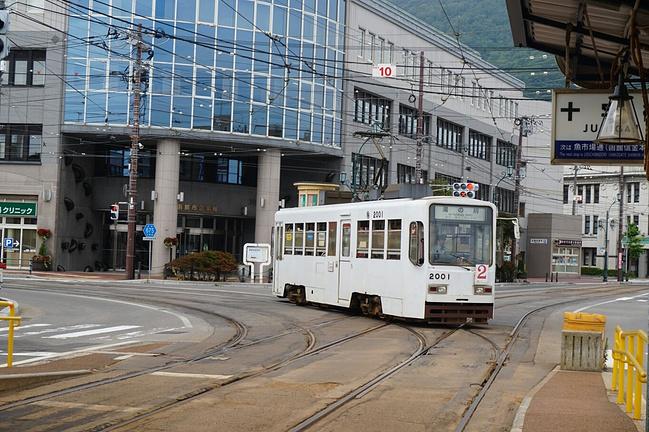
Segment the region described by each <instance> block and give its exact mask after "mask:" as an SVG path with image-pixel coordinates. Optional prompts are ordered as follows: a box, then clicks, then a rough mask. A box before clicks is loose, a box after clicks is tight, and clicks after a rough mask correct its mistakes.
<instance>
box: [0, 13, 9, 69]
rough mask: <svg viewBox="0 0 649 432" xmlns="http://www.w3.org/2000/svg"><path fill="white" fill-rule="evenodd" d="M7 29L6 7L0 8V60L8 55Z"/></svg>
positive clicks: (7, 15) (7, 14)
mask: <svg viewBox="0 0 649 432" xmlns="http://www.w3.org/2000/svg"><path fill="white" fill-rule="evenodd" d="M8 31H9V11H8V10H6V9H3V10H0V60H3V59H5V58H7V56H9V45H10V44H9V38H8V37H7V32H8Z"/></svg>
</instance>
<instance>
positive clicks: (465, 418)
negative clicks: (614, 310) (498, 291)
mask: <svg viewBox="0 0 649 432" xmlns="http://www.w3.org/2000/svg"><path fill="white" fill-rule="evenodd" d="M620 288H622V287H620ZM639 289H641V288H640V287H634V290H635V291H636V292H637V291H638V290H639ZM627 291H628V290H627ZM632 291H633V290H632ZM625 293H626V291H625ZM607 294H608V295H598V296H596V298H602V297H607V296H612V295H619V294H620V293H615V294H613V293H611V292H610V290H609V292H608V293H607ZM583 300H584V299H583V298H571V299H569V300H564V301H560V302H554V303H550V304H546V305H543V306H540V307H537V308H534V309H531V310H529V311H528V312H526V313H525V314H524V315H523V316H521V317H520V319H519V320H518V321H517V322H516V324H515V325H514V327H513V328H512V330H511V331H510V333H509V335H508V337H507V342H506V343H505V346H504V348H503V349H502V350H500V353H499V355H498V359H497V360H496V362H495V364H494V365H493V367H492V369H491V371H490V373H489V374H488V375H487V377H486V379H485V380H484V382H483V384H482V386H481V388H480V391H479V392H478V394H477V395H476V396H475V397H474V398H473V399H472V400H471V403H470V404H469V406H468V407H467V409H466V410H465V411H464V413H463V415H462V418H461V419H460V422H459V423H458V425H457V426H456V428H455V432H464V430H465V429H466V427H467V426H468V424H469V422H470V421H471V419H472V417H473V415H474V414H475V412H476V410H477V409H478V406H479V405H480V403H481V402H482V400H483V399H484V398H485V396H486V395H487V393H488V391H489V389H490V388H491V386H492V384H493V383H494V381H495V380H496V378H497V377H498V374H499V373H500V371H501V370H502V368H503V367H504V365H505V363H506V361H507V360H508V358H509V355H510V353H511V351H512V349H513V348H514V344H515V343H516V341H517V339H518V336H519V334H520V332H521V330H522V329H523V327H524V326H525V324H526V323H527V321H528V320H529V319H530V318H531V317H532V316H533V315H534V314H536V313H538V312H541V311H544V310H547V309H552V308H556V307H560V306H566V305H569V304H572V303H576V302H580V301H583ZM474 334H476V335H478V336H481V337H483V338H485V339H486V340H489V338H487V337H486V336H484V335H480V334H479V333H475V332H474ZM489 341H490V340H489ZM490 343H492V346H494V345H495V346H497V344H495V343H494V342H493V341H490Z"/></svg>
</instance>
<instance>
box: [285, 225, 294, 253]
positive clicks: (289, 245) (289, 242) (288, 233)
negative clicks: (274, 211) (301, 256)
mask: <svg viewBox="0 0 649 432" xmlns="http://www.w3.org/2000/svg"><path fill="white" fill-rule="evenodd" d="M284 255H293V224H286V227H285V228H284Z"/></svg>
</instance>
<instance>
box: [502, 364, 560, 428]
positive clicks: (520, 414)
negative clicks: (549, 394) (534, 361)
mask: <svg viewBox="0 0 649 432" xmlns="http://www.w3.org/2000/svg"><path fill="white" fill-rule="evenodd" d="M558 371H559V366H555V367H554V369H552V370H551V371H550V373H549V374H547V375H546V376H545V378H543V379H542V380H541V381H540V382H539V383H538V384H537V385H535V386H534V387H533V388H532V390H530V391H529V392H528V393H527V394H526V395H525V397H524V398H523V401H522V402H521V404H520V406H519V407H518V410H517V411H516V417H514V423H512V428H511V429H510V431H509V432H523V425H524V424H525V414H526V413H527V410H528V408H529V407H530V404H531V403H532V399H533V398H534V395H536V393H537V392H538V391H539V390H541V388H542V387H543V386H544V385H545V384H546V383H547V382H548V381H550V379H551V378H552V377H553V376H554V375H556V373H557V372H558Z"/></svg>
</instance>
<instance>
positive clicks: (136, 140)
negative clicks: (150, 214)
mask: <svg viewBox="0 0 649 432" xmlns="http://www.w3.org/2000/svg"><path fill="white" fill-rule="evenodd" d="M130 39H131V43H132V45H134V46H135V51H136V57H135V64H134V66H133V77H132V79H133V128H132V131H131V166H130V169H129V176H128V218H127V220H128V234H127V239H126V279H134V278H135V262H134V261H135V234H136V233H135V230H136V207H135V201H136V199H137V162H138V151H139V146H140V92H141V90H142V89H141V82H142V75H141V74H142V51H143V45H144V42H143V41H142V24H138V26H137V30H136V31H135V32H132V33H131V34H130Z"/></svg>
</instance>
